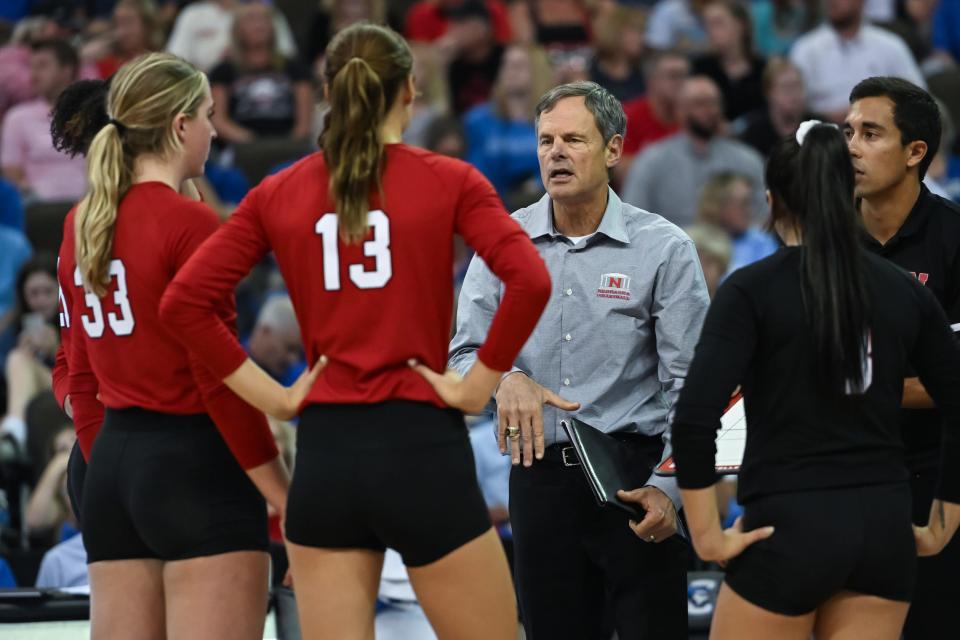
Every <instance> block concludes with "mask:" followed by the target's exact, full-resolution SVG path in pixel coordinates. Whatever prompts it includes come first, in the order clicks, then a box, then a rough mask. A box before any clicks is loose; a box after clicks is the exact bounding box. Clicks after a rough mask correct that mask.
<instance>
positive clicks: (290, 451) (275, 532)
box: [267, 416, 297, 545]
mask: <svg viewBox="0 0 960 640" xmlns="http://www.w3.org/2000/svg"><path fill="white" fill-rule="evenodd" d="M267 422H268V423H269V424H270V433H272V434H273V441H274V442H275V443H276V444H277V451H279V452H280V457H281V458H283V463H284V464H285V465H286V466H287V469H290V471H291V473H292V472H293V461H294V460H295V459H296V455H295V454H296V440H297V432H296V427H294V426H293V423H291V422H288V421H286V420H277V419H276V418H272V417H270V416H267ZM282 518H283V515H282V514H280V513H279V512H278V511H277V510H276V509H274V508H273V505H271V504H269V503H268V504H267V523H268V526H269V527H270V542H277V543H280V544H281V545H282V544H283V522H282Z"/></svg>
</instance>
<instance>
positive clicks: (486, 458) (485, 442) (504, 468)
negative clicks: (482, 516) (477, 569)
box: [468, 415, 512, 538]
mask: <svg viewBox="0 0 960 640" xmlns="http://www.w3.org/2000/svg"><path fill="white" fill-rule="evenodd" d="M468 427H469V429H470V447H471V448H472V449H473V461H474V464H476V466H477V482H479V484H480V490H481V491H482V492H483V501H484V502H486V503H487V510H488V511H489V512H490V522H492V523H493V526H494V527H496V528H497V531H498V532H499V533H500V537H501V538H502V537H503V535H504V532H505V531H504V529H505V527H507V525H509V523H510V467H511V466H512V465H511V464H510V458H508V457H507V456H505V455H503V454H502V453H500V448H499V447H498V446H497V436H496V433H497V424H496V421H495V420H494V418H493V417H492V416H489V415H486V416H483V417H482V418H480V419H476V420H471V421H469V424H468Z"/></svg>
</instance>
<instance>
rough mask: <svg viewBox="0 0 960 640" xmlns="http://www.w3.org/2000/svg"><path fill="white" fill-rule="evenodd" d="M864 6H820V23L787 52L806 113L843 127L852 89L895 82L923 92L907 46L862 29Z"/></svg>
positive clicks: (860, 0)
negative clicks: (875, 80) (879, 79)
mask: <svg viewBox="0 0 960 640" xmlns="http://www.w3.org/2000/svg"><path fill="white" fill-rule="evenodd" d="M863 5H864V0H826V4H825V6H826V22H824V23H823V24H821V25H820V26H819V27H817V28H816V29H814V30H813V31H811V32H810V33H808V34H806V35H804V36H803V37H801V38H800V39H799V40H797V42H796V44H795V45H794V46H793V49H792V50H791V52H790V60H791V61H792V62H793V64H795V65H796V66H797V68H798V69H800V73H801V74H802V75H803V83H804V85H805V86H806V89H807V97H808V107H809V108H810V109H811V110H813V111H816V112H818V113H822V114H823V115H824V116H826V117H827V118H829V119H830V120H832V121H834V122H843V119H844V117H845V116H846V114H847V110H848V108H849V106H850V104H849V100H848V98H849V97H850V91H851V90H852V89H853V87H854V85H856V84H857V83H858V82H860V81H861V80H863V79H864V78H867V77H870V76H897V77H900V78H904V79H906V80H909V81H910V82H913V83H914V84H916V85H919V86H921V87H924V86H926V84H925V83H924V81H923V76H922V75H921V74H920V69H919V68H918V67H917V63H916V62H914V60H913V56H912V55H911V54H910V50H909V49H908V48H907V45H905V44H904V43H903V40H901V39H900V38H899V37H897V36H896V35H894V34H892V33H890V32H888V31H885V30H883V29H881V28H879V27H875V26H873V25H870V24H866V22H865V21H864V17H863Z"/></svg>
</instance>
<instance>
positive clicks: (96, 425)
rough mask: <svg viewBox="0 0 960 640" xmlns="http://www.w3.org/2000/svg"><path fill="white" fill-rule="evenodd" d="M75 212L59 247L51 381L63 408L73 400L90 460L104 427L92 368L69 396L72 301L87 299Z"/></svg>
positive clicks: (65, 224)
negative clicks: (77, 275)
mask: <svg viewBox="0 0 960 640" xmlns="http://www.w3.org/2000/svg"><path fill="white" fill-rule="evenodd" d="M75 211H76V210H75V209H71V210H70V213H68V214H67V217H66V219H65V220H64V222H63V241H62V242H61V243H60V254H59V255H58V256H57V282H58V283H59V285H60V346H59V347H57V357H56V361H55V362H54V365H53V372H52V378H53V394H54V396H56V398H57V402H58V403H59V404H60V406H61V407H64V403H65V402H66V399H67V396H68V395H69V396H70V405H71V407H72V408H73V429H74V431H75V432H76V434H77V439H78V440H79V441H80V447H81V449H82V450H83V451H84V455H85V456H88V455H89V454H90V446H91V444H92V442H93V438H94V437H95V436H96V435H97V432H98V431H99V430H100V425H101V424H103V405H102V404H100V401H99V400H98V399H97V393H98V391H99V385H98V384H97V378H96V376H94V375H93V372H92V371H90V370H89V367H87V368H86V370H85V371H82V372H81V371H77V374H76V378H77V385H76V387H77V390H76V393H73V394H71V393H70V370H71V367H70V362H69V355H70V353H71V349H72V343H73V322H72V321H73V300H74V298H75V297H77V296H80V297H82V296H83V295H84V294H83V286H82V285H78V284H77V281H76V278H75V277H74V276H75V272H76V268H77V258H76V254H75V252H74V243H75V240H76V236H75V235H74V232H73V220H74V212H75ZM78 407H79V410H78Z"/></svg>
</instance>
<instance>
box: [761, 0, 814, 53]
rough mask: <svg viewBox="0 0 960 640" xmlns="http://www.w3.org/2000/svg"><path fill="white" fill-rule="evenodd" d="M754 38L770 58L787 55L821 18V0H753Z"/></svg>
mask: <svg viewBox="0 0 960 640" xmlns="http://www.w3.org/2000/svg"><path fill="white" fill-rule="evenodd" d="M750 14H751V17H752V19H753V37H754V40H755V41H756V46H757V51H758V52H759V53H760V54H761V55H763V56H767V57H772V56H785V55H787V53H789V52H790V47H792V46H793V43H794V42H796V41H797V38H799V37H800V36H802V35H803V34H804V33H806V32H807V31H810V30H811V29H813V28H814V27H815V26H817V23H818V22H819V21H820V0H752V1H751V2H750Z"/></svg>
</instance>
